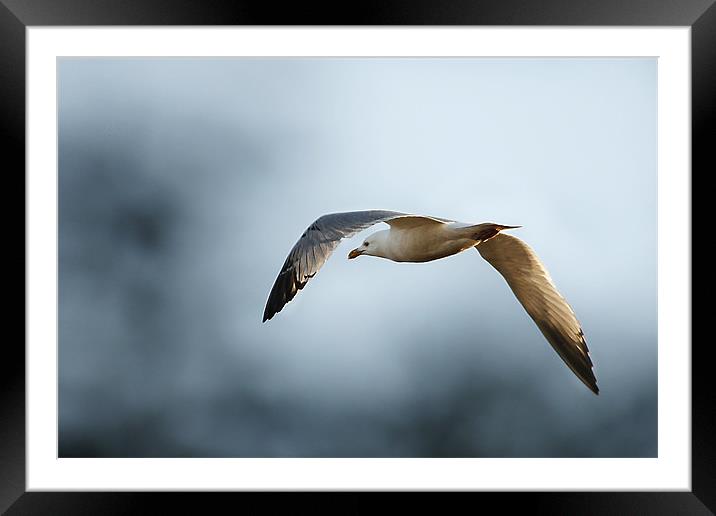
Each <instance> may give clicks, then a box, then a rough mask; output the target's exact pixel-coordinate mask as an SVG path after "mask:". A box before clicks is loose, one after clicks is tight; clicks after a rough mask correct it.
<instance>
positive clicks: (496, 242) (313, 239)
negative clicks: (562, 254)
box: [263, 210, 599, 394]
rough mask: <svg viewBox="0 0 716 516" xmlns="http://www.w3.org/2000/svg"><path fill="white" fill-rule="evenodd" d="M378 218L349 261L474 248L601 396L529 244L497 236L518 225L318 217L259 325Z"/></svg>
mask: <svg viewBox="0 0 716 516" xmlns="http://www.w3.org/2000/svg"><path fill="white" fill-rule="evenodd" d="M380 222H384V223H386V224H388V226H389V229H386V230H382V231H377V232H375V233H373V234H371V235H369V236H368V237H367V238H366V239H365V241H364V242H363V244H362V245H361V246H360V247H358V248H356V249H353V250H352V251H351V252H350V253H349V254H348V258H349V259H353V258H357V257H358V256H361V255H368V256H377V257H379V258H387V259H388V260H393V261H394V262H429V261H432V260H437V259H439V258H445V257H447V256H451V255H453V254H457V253H459V252H461V251H464V250H466V249H470V248H471V247H474V248H475V249H477V251H478V252H479V253H480V254H481V255H482V257H483V258H484V259H485V260H487V261H488V262H489V263H490V264H491V265H492V266H493V267H494V268H495V269H497V271H498V272H499V273H500V274H502V276H503V277H504V278H505V280H506V281H507V284H508V285H509V286H510V288H511V289H512V292H513V293H514V294H515V296H516V297H517V299H518V300H519V302H520V303H522V306H523V307H524V308H525V310H526V311H527V313H528V314H529V315H530V317H532V319H533V320H534V322H535V323H536V324H537V327H538V328H539V329H540V330H541V331H542V334H543V335H544V336H545V337H546V339H547V341H548V342H549V343H550V344H551V345H552V347H553V348H554V350H555V351H556V352H557V354H559V356H560V357H561V358H562V360H564V362H565V363H566V364H567V365H568V366H569V368H570V369H571V370H572V371H573V372H574V374H576V375H577V377H578V378H579V379H580V380H581V381H582V382H584V384H585V385H586V386H587V387H589V388H590V389H591V390H592V392H594V393H595V394H599V388H598V387H597V380H596V378H595V377H594V373H593V371H592V360H591V359H590V358H589V349H588V348H587V343H586V342H585V340H584V333H583V332H582V328H581V327H580V325H579V321H578V320H577V317H576V316H575V314H574V311H573V310H572V308H571V307H570V306H569V304H567V301H565V299H564V298H563V297H562V296H561V294H560V293H559V292H558V291H557V288H556V287H555V286H554V283H552V279H551V278H550V275H549V273H548V272H547V269H545V268H544V266H543V265H542V262H540V260H539V258H538V257H537V255H536V254H535V252H534V251H533V250H532V248H530V247H529V246H528V245H527V244H526V243H524V242H523V241H522V240H520V239H519V238H517V237H514V236H512V235H508V234H506V233H502V231H504V230H506V229H515V228H518V227H520V226H504V225H501V224H493V223H491V222H488V223H483V224H465V223H462V222H456V221H454V220H448V219H441V218H437V217H426V216H424V215H410V214H407V213H399V212H395V211H383V210H370V211H351V212H345V213H331V214H328V215H323V216H322V217H320V218H318V219H317V220H316V221H315V222H314V223H313V224H311V225H310V226H309V227H308V229H306V231H304V232H303V235H301V238H299V239H298V242H296V245H294V246H293V248H292V249H291V252H290V253H289V254H288V257H287V258H286V261H285V262H284V264H283V267H282V268H281V272H280V273H279V275H278V278H276V282H275V283H274V285H273V288H272V289H271V293H270V294H269V297H268V301H267V302H266V308H265V310H264V316H263V322H266V321H267V320H269V319H271V318H272V317H273V316H274V315H276V313H278V312H280V311H281V310H282V309H283V307H284V306H285V305H286V303H288V302H289V301H291V300H292V299H293V298H294V297H295V296H296V294H297V293H298V291H299V290H301V289H302V288H303V287H305V286H306V283H308V280H310V279H311V278H312V277H313V276H315V275H316V273H317V272H318V271H319V269H320V268H321V267H322V266H323V264H324V263H325V262H326V260H327V259H328V257H329V256H330V255H331V253H332V252H333V250H334V249H335V248H336V246H338V244H339V242H340V241H341V239H343V238H350V237H352V236H353V235H355V234H356V233H358V232H360V231H362V230H364V229H366V228H368V227H370V226H373V225H374V224H378V223H380Z"/></svg>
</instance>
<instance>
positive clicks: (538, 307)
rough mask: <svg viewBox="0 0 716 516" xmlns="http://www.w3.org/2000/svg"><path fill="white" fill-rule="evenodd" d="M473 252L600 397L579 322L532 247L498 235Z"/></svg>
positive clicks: (509, 237) (512, 237)
mask: <svg viewBox="0 0 716 516" xmlns="http://www.w3.org/2000/svg"><path fill="white" fill-rule="evenodd" d="M476 249H477V250H478V251H479V253H480V254H481V255H482V257H483V258H484V259H485V260H487V261H488V262H490V264H491V265H492V266H493V267H494V268H495V269H497V271H498V272H499V273H500V274H502V276H503V277H504V278H505V280H506V281H507V284H508V285H509V286H510V288H511V289H512V292H514V294H515V296H516V297H517V299H518V300H519V302H520V303H522V306H524V307H525V310H527V313H528V314H529V315H530V317H532V319H533V320H534V322H535V323H537V327H538V328H539V329H540V330H541V331H542V333H543V334H544V336H545V337H546V338H547V340H548V341H549V343H550V344H551V345H552V347H553V348H554V350H555V351H556V352H557V353H558V354H559V356H560V357H562V360H564V362H565V363H566V364H567V365H568V366H569V368H570V369H571V370H572V371H573V372H574V374H576V375H577V377H578V378H579V379H580V380H582V382H584V384H585V385H586V386H587V387H589V388H590V389H591V390H592V392H594V393H595V394H599V388H598V387H597V379H596V378H595V377H594V372H593V371H592V360H591V359H590V358H589V349H588V348H587V343H586V341H585V340H584V333H582V328H581V327H580V325H579V321H578V320H577V317H576V316H575V314H574V311H573V310H572V308H571V307H570V306H569V304H568V303H567V301H566V300H565V299H564V298H563V297H562V295H561V294H560V293H559V292H558V291H557V288H556V287H555V286H554V283H552V279H551V278H550V276H549V273H548V272H547V269H545V268H544V265H542V263H541V262H540V260H539V258H538V257H537V255H536V254H535V252H534V251H533V250H532V248H530V246H528V245H527V244H526V243H524V242H523V241H522V240H520V239H519V238H517V237H514V236H512V235H507V234H504V233H500V234H499V235H497V236H496V237H494V238H491V239H489V240H486V241H485V242H482V243H481V244H479V245H477V246H476Z"/></svg>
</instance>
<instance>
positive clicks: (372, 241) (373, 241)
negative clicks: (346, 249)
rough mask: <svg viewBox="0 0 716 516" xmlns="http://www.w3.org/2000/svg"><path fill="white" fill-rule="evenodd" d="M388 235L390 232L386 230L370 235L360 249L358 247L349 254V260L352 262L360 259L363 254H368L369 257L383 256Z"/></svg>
mask: <svg viewBox="0 0 716 516" xmlns="http://www.w3.org/2000/svg"><path fill="white" fill-rule="evenodd" d="M387 234H388V230H384V231H377V232H376V233H373V234H372V235H369V236H368V237H367V238H366V239H365V240H364V241H363V243H362V244H361V245H360V246H359V247H356V248H355V249H353V250H352V251H351V252H350V253H348V259H349V260H352V259H353V258H358V257H359V256H360V255H362V254H367V255H368V256H382V254H381V251H382V247H383V246H382V244H383V241H384V240H385V237H386V235H387Z"/></svg>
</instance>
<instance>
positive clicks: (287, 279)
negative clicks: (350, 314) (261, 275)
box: [263, 210, 409, 322]
mask: <svg viewBox="0 0 716 516" xmlns="http://www.w3.org/2000/svg"><path fill="white" fill-rule="evenodd" d="M407 216H409V215H407V214H405V213H399V212H396V211H383V210H371V211H350V212H345V213H331V214H328V215H323V216H322V217H319V218H318V219H316V221H315V222H314V223H313V224H311V225H310V226H309V227H308V229H306V231H304V232H303V235H301V238H299V239H298V242H296V245H294V246H293V248H292V249H291V251H290V252H289V253H288V257H287V258H286V261H285V262H284V264H283V267H281V272H279V274H278V278H276V282H275V283H274V284H273V288H272V289H271V293H270V294H269V297H268V301H267V302H266V308H265V309H264V317H263V321H264V322H266V321H267V320H269V319H271V318H272V317H273V316H274V315H276V314H277V313H278V312H280V311H281V310H282V309H283V307H284V306H285V305H286V303H288V302H289V301H291V300H292V299H293V298H294V297H295V296H296V293H297V292H298V291H299V290H301V289H302V288H303V287H304V286H306V283H308V280H309V279H311V278H312V277H313V276H315V275H316V273H317V272H318V271H319V270H320V268H321V267H322V266H323V264H324V263H325V262H326V260H328V257H329V256H331V253H333V250H334V249H335V248H336V247H337V246H338V244H339V243H340V241H341V239H343V238H349V237H352V236H353V235H355V234H356V233H358V232H359V231H362V230H364V229H366V228H368V227H370V226H372V225H374V224H378V223H379V222H387V221H389V220H392V219H395V218H399V217H407Z"/></svg>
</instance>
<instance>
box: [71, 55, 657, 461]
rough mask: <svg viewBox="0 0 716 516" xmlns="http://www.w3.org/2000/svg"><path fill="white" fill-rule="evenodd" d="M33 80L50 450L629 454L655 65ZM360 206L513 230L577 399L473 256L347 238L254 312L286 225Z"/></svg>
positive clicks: (646, 270)
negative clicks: (557, 330)
mask: <svg viewBox="0 0 716 516" xmlns="http://www.w3.org/2000/svg"><path fill="white" fill-rule="evenodd" d="M58 69H59V80H58V88H59V197H60V198H59V201H60V214H59V215H60V226H59V237H60V241H59V244H60V248H59V282H60V284H59V287H60V291H59V296H60V305H59V310H60V311H59V316H60V326H59V361H60V364H59V376H60V385H59V389H60V394H59V410H60V422H59V424H60V427H59V438H60V456H123V457H124V456H127V457H153V456H181V457H184V456H205V457H214V456H219V457H241V456H252V457H273V456H281V457H299V456H303V457H309V456H311V457H323V456H337V457H348V456H356V457H357V456H364V457H401V456H436V457H437V456H451V457H461V456H465V457H468V456H487V457H563V456H564V457H654V456H656V454H657V376H656V371H657V368H656V367H657V356H656V352H657V347H656V344H657V329H656V61H655V60H653V59H583V60H579V59H166V60H159V59H105V60H103V59H62V60H60V61H59V67H58ZM372 208H380V209H391V210H398V211H406V212H415V213H423V214H431V215H437V216H442V217H449V218H454V219H457V220H464V221H474V222H482V221H487V220H491V221H496V222H501V223H506V224H522V225H523V226H524V227H523V228H522V229H520V230H519V236H520V237H521V238H524V239H525V240H526V241H527V242H528V243H530V245H532V246H533V247H534V249H535V250H536V251H537V253H538V254H539V255H540V256H541V258H542V259H543V261H544V262H545V264H546V266H547V267H548V268H549V269H550V271H551V273H552V276H553V278H554V280H555V282H556V284H557V285H558V287H559V288H560V290H561V291H562V293H563V294H564V295H565V297H566V298H567V299H568V300H569V302H570V304H571V305H572V306H573V307H574V309H575V311H576V312H577V315H578V317H579V319H580V321H581V322H582V325H583V328H584V331H585V334H586V336H587V342H588V344H589V346H590V350H591V351H592V357H593V359H594V362H595V371H596V374H597V378H598V381H599V385H600V388H601V390H602V392H601V394H600V396H599V397H596V396H594V395H592V394H591V393H590V392H589V391H588V390H587V389H586V388H584V386H583V385H581V383H580V382H579V380H578V379H576V378H575V377H574V376H573V375H572V373H571V372H570V371H569V369H568V368H567V367H565V366H564V364H563V363H562V362H561V360H560V359H559V357H557V355H556V354H555V353H554V352H553V351H552V350H551V348H550V347H549V344H548V343H547V342H546V341H545V340H544V339H543V337H542V335H541V334H540V333H539V331H538V330H537V328H536V327H535V326H534V324H533V323H532V321H531V320H530V319H529V317H528V316H527V314H526V313H525V312H524V311H523V309H522V307H521V306H520V305H519V303H518V302H517V301H516V299H515V298H514V296H513V295H512V293H511V292H510V290H509V289H508V288H507V286H506V285H505V283H504V280H503V279H502V278H501V277H500V276H499V275H498V274H497V273H496V272H495V271H494V270H493V269H491V267H490V266H489V264H487V263H486V262H484V261H483V260H482V259H481V258H480V257H479V255H478V253H476V252H472V251H467V252H465V253H462V254H460V255H457V256H454V257H450V258H448V259H445V260H439V261H436V262H431V263H428V264H396V263H392V262H389V261H386V260H379V259H373V258H361V259H360V260H355V261H350V262H349V261H348V260H346V259H345V255H346V254H347V252H348V250H349V249H351V248H352V245H353V244H355V243H356V242H358V241H359V240H360V238H362V237H363V235H359V236H357V237H355V238H354V239H351V241H349V242H344V243H343V244H341V246H339V248H338V249H337V251H336V253H335V254H334V256H333V257H332V259H331V260H329V261H328V262H327V263H326V265H325V266H324V268H323V269H322V270H321V272H320V274H318V275H317V276H316V278H314V280H312V282H311V284H310V285H309V286H308V287H307V288H306V289H305V290H303V291H302V292H301V293H300V295H298V296H297V297H296V299H295V300H294V301H293V302H291V303H290V304H289V305H288V306H287V307H286V308H285V309H284V310H283V311H282V312H281V313H280V314H279V315H278V316H277V317H276V318H275V319H273V320H271V321H270V322H268V323H266V324H261V314H262V312H263V306H264V303H265V301H266V297H267V295H268V292H269V290H270V288H271V285H272V283H273V281H274V279H275V276H276V274H277V273H278V270H279V268H280V266H281V264H282V263H283V260H284V258H285V256H286V253H287V252H288V250H289V249H290V247H291V246H292V245H293V243H294V242H295V241H296V239H297V238H298V237H299V235H300V234H301V233H302V231H303V230H304V229H305V228H306V227H307V226H308V225H309V224H310V223H311V221H313V220H314V219H315V218H316V217H318V216H320V215H321V214H323V213H328V212H333V211H348V210H357V209H372ZM370 231H371V230H368V232H370Z"/></svg>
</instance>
